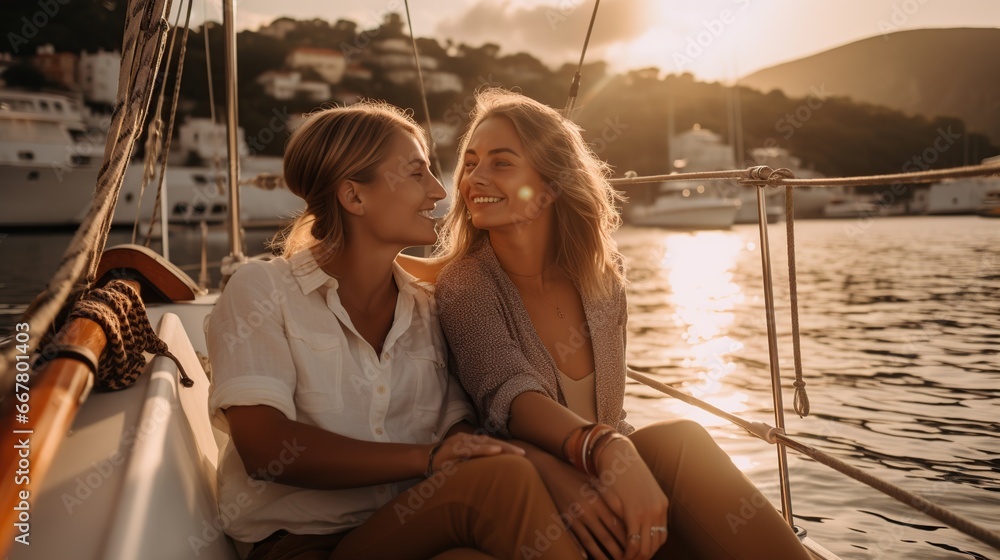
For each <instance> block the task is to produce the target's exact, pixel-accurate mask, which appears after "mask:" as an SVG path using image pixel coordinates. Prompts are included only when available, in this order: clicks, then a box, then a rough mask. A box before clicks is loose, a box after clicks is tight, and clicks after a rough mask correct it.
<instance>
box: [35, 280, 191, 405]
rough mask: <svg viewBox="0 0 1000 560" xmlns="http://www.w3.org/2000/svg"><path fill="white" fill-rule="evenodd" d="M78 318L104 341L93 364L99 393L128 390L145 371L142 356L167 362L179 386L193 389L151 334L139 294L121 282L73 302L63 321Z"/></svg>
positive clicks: (47, 354) (159, 342)
mask: <svg viewBox="0 0 1000 560" xmlns="http://www.w3.org/2000/svg"><path fill="white" fill-rule="evenodd" d="M78 318H83V319H90V320H91V321H93V322H95V323H97V324H98V325H100V326H101V329H102V330H103V331H104V335H105V336H106V337H107V340H108V343H107V347H106V348H105V350H104V353H103V354H102V355H101V359H100V361H99V363H98V364H93V365H94V366H96V368H95V369H96V371H95V372H94V373H95V376H96V381H95V385H97V387H98V388H99V389H103V390H107V391H118V390H121V389H126V388H128V387H130V386H132V385H133V384H134V383H135V382H136V381H137V380H138V379H139V375H140V374H141V373H142V370H143V368H145V367H146V357H145V356H143V352H149V353H151V354H157V355H161V356H166V357H168V358H170V359H171V360H173V362H174V364H176V365H177V370H178V371H179V372H180V376H181V385H183V386H185V387H191V386H193V385H194V381H192V380H191V378H190V377H188V375H187V372H185V371H184V366H183V365H181V362H180V360H178V359H177V357H176V356H174V355H173V354H172V353H171V352H170V349H169V348H167V343H165V342H163V341H162V340H160V337H158V336H156V333H155V332H153V327H152V325H150V324H149V318H148V317H147V316H146V308H145V307H144V306H143V303H142V298H140V297H139V291H138V290H136V289H135V288H134V287H133V286H132V285H131V284H129V283H128V282H126V281H125V280H113V281H111V282H109V283H108V284H107V285H106V286H105V287H103V288H99V289H96V290H91V291H90V292H89V293H87V295H86V296H84V297H83V298H82V299H81V300H80V301H78V302H76V305H75V306H74V307H73V311H71V312H70V314H69V318H68V319H67V321H72V320H73V319H78ZM58 353H59V349H58V348H53V349H52V350H51V351H45V352H42V355H43V356H54V355H57V354H58ZM36 367H37V365H36Z"/></svg>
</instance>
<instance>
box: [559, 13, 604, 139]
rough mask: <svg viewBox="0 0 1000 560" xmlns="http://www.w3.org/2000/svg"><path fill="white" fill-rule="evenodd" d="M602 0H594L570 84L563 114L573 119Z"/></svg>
mask: <svg viewBox="0 0 1000 560" xmlns="http://www.w3.org/2000/svg"><path fill="white" fill-rule="evenodd" d="M600 5H601V0H594V12H593V13H592V14H590V25H589V26H587V37H586V38H584V40H583V50H582V51H581V52H580V64H578V65H577V67H576V74H574V75H573V82H572V83H571V84H570V85H569V98H568V99H566V109H565V110H564V111H563V116H564V117H566V118H567V119H570V120H572V118H573V108H574V106H575V105H576V97H577V95H579V93H580V79H581V78H582V77H583V74H582V72H583V59H584V58H585V57H586V56H587V46H588V45H589V44H590V34H591V32H593V31H594V21H596V20H597V8H598V7H600Z"/></svg>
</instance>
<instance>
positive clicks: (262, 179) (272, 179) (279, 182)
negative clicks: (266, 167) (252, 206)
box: [240, 173, 285, 191]
mask: <svg viewBox="0 0 1000 560" xmlns="http://www.w3.org/2000/svg"><path fill="white" fill-rule="evenodd" d="M243 185H249V186H253V187H257V188H258V189H262V190H265V191H273V190H275V189H283V188H285V178H284V177H282V176H281V175H276V174H274V173H259V174H257V175H254V176H253V177H251V178H249V179H243V180H241V181H240V186H241V187H242V186H243Z"/></svg>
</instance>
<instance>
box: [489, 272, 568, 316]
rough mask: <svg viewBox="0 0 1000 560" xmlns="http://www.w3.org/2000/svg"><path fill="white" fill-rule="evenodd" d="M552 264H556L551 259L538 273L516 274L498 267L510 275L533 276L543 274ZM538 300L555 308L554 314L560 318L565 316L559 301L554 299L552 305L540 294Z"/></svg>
mask: <svg viewBox="0 0 1000 560" xmlns="http://www.w3.org/2000/svg"><path fill="white" fill-rule="evenodd" d="M554 264H556V261H552V262H551V263H549V265H548V266H546V267H545V268H543V269H542V271H541V272H539V273H538V274H518V273H516V272H511V271H509V270H507V269H505V268H503V267H500V268H501V269H502V270H503V271H504V272H506V273H507V274H509V275H511V276H519V277H521V278H534V277H535V276H541V275H543V274H545V273H546V272H547V271H548V270H549V269H550V268H552V265H554ZM543 289H544V284H543ZM538 300H539V301H541V302H542V303H544V304H545V305H548V306H549V307H551V308H552V309H555V310H556V316H557V317H559V318H560V319H565V318H566V315H565V314H564V313H563V311H562V308H561V307H559V302H558V301H556V305H552V304H551V303H549V301H548V300H547V299H545V298H544V297H542V296H539V297H538Z"/></svg>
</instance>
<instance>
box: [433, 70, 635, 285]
mask: <svg viewBox="0 0 1000 560" xmlns="http://www.w3.org/2000/svg"><path fill="white" fill-rule="evenodd" d="M496 116H502V117H506V118H507V119H509V120H510V122H511V123H513V125H514V129H515V130H516V131H517V135H518V137H519V138H520V139H521V143H522V144H524V150H525V157H526V159H527V160H528V163H529V164H531V166H532V167H533V168H534V169H535V170H536V171H538V173H539V174H540V175H541V176H542V178H543V179H544V181H545V184H546V186H547V187H548V189H547V190H548V191H549V194H550V195H551V196H552V202H551V204H552V205H553V211H554V215H555V222H556V227H555V232H556V233H555V235H556V239H555V243H556V262H558V263H559V265H560V267H562V269H563V270H564V271H565V272H566V274H567V275H568V276H570V278H572V279H573V280H574V281H575V282H576V283H577V285H578V286H579V287H580V290H581V292H584V293H585V294H586V295H589V296H592V297H607V296H609V295H610V294H611V291H612V290H613V289H614V288H615V286H622V285H624V283H625V273H624V270H623V269H622V266H621V263H620V258H619V256H618V251H617V248H616V245H615V242H614V240H613V239H612V234H613V233H614V232H615V230H617V229H618V227H619V226H620V225H621V217H620V216H619V215H618V212H617V210H616V208H615V204H616V203H617V202H618V201H620V200H621V195H619V194H618V192H617V191H616V190H614V188H612V186H611V184H610V183H608V181H607V177H608V176H609V175H610V168H609V166H608V165H607V164H606V163H605V162H603V161H601V160H600V159H598V158H597V156H596V155H595V154H594V152H593V151H592V150H591V149H590V147H589V146H587V144H586V143H585V142H584V140H583V136H582V135H581V129H580V127H579V126H577V125H576V124H574V123H573V122H571V121H569V120H567V119H564V118H563V117H562V115H560V114H559V113H558V112H557V111H556V110H555V109H552V108H551V107H548V106H546V105H543V104H542V103H539V102H538V101H535V100H533V99H531V98H528V97H525V96H524V95H521V94H519V93H514V92H510V91H507V90H504V89H500V88H491V89H485V90H481V91H479V92H477V93H476V108H475V109H473V111H472V115H471V117H472V118H471V121H470V123H469V127H468V129H467V130H466V132H465V134H464V135H463V136H462V139H461V141H460V143H459V152H458V154H459V161H458V165H457V166H456V168H455V176H454V185H455V189H456V193H457V192H458V191H457V190H458V185H459V184H460V183H461V182H462V178H463V175H464V172H465V166H463V165H462V158H463V154H464V153H465V151H466V149H468V147H469V141H470V140H471V138H472V134H473V133H474V132H475V130H476V128H477V127H478V126H479V125H480V124H481V123H482V122H483V121H484V120H486V119H488V118H490V117H496ZM466 211H467V208H466V205H465V200H463V199H462V197H461V196H458V195H457V194H456V196H455V197H454V200H453V202H452V205H451V209H450V210H449V212H448V214H447V215H446V216H445V218H444V223H443V226H442V228H441V232H440V241H439V245H438V249H437V251H436V253H435V256H436V257H437V258H438V259H439V260H440V261H441V262H443V263H448V262H452V261H455V260H458V259H461V258H463V257H465V256H466V255H467V254H468V253H469V251H470V250H471V249H472V248H473V246H475V245H476V244H477V242H478V241H480V240H481V239H483V238H484V237H485V236H486V231H484V230H480V229H477V228H476V227H475V226H473V225H472V221H471V220H468V219H466Z"/></svg>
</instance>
